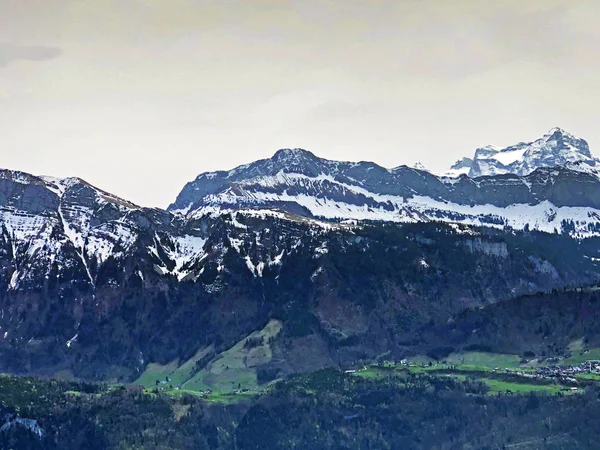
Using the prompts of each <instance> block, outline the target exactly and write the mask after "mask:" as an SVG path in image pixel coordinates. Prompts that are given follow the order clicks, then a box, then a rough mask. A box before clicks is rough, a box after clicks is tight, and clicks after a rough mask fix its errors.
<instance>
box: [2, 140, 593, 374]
mask: <svg viewBox="0 0 600 450" xmlns="http://www.w3.org/2000/svg"><path fill="white" fill-rule="evenodd" d="M544 142H545V143H546V144H544ZM516 147H519V150H510V151H509V150H498V151H497V153H499V154H502V153H509V152H515V151H518V152H522V154H521V156H519V158H518V159H515V160H514V161H513V162H512V163H511V164H508V165H507V164H503V166H502V170H504V171H506V173H501V174H491V175H484V176H477V177H474V176H471V175H465V174H463V175H460V176H458V177H449V176H436V175H434V174H432V173H429V172H427V171H424V170H418V169H414V168H409V167H406V166H399V167H396V168H393V169H386V168H383V167H380V166H378V165H376V164H374V163H371V162H358V163H356V162H341V161H329V160H326V159H322V158H319V157H317V156H315V155H314V154H312V153H311V152H309V151H306V150H302V149H283V150H279V151H278V152H276V153H275V155H274V156H273V157H272V158H269V159H264V160H260V161H256V162H253V163H251V164H247V165H243V166H239V167H237V168H235V169H232V170H229V171H220V172H209V173H204V174H201V175H199V176H198V177H197V178H196V179H195V180H193V181H192V182H190V183H188V184H187V185H186V186H185V187H184V188H183V190H182V191H181V193H180V194H179V196H178V197H177V199H176V200H175V201H174V203H173V204H172V205H171V206H170V207H169V208H168V210H161V209H157V208H144V207H140V206H138V205H135V204H133V203H131V202H129V201H127V200H124V199H121V198H119V197H117V196H115V195H113V194H110V193H107V192H105V191H103V190H101V189H99V188H96V187H94V186H92V185H90V184H89V183H86V182H85V181H83V180H81V179H78V178H68V179H55V178H51V177H45V176H34V175H30V174H26V173H23V172H16V171H10V170H3V171H0V370H9V371H15V372H27V373H46V374H55V373H69V374H71V375H76V376H81V377H86V378H94V379H121V380H133V379H135V378H137V377H138V376H140V375H141V374H142V373H143V372H144V370H145V368H146V367H147V366H148V364H149V363H160V364H168V363H172V364H175V365H177V364H182V363H183V362H185V361H194V367H195V368H196V369H195V370H196V372H194V373H198V374H200V375H197V376H200V377H201V378H202V380H203V381H202V383H205V384H206V385H209V386H210V383H212V382H214V380H215V377H214V373H213V372H211V370H213V369H212V368H213V367H216V365H215V364H216V361H219V360H220V359H219V358H223V357H224V356H223V354H224V353H223V352H227V351H229V350H228V349H232V348H237V347H235V346H236V345H239V344H240V342H242V343H243V340H244V339H245V338H247V337H248V336H250V335H252V333H257V332H263V331H264V330H270V331H269V333H271V334H270V335H269V336H270V337H269V339H270V340H269V343H268V345H267V344H265V347H264V348H263V350H264V352H265V355H266V356H264V355H263V356H264V357H261V358H259V359H257V360H252V358H250V359H248V360H244V363H243V367H241V368H240V370H246V371H247V372H248V373H250V374H252V377H254V378H252V379H253V380H255V381H256V380H257V377H258V375H257V374H258V373H259V371H261V370H262V371H263V372H264V371H267V369H268V373H271V374H275V375H273V376H276V374H278V373H292V372H295V371H303V370H311V369H316V368H320V367H324V366H331V365H340V364H343V363H344V362H348V361H355V360H357V359H361V358H369V357H371V356H372V355H377V354H381V353H385V352H392V353H393V354H396V355H402V354H404V353H405V352H407V351H410V348H411V344H410V343H411V342H413V341H414V339H415V333H417V330H419V327H421V326H423V324H425V323H429V322H430V321H433V322H436V323H437V322H438V321H441V322H444V321H447V320H450V319H451V318H452V317H454V316H455V315H456V314H459V313H460V312H462V311H464V310H465V309H468V308H473V307H479V306H483V305H488V304H492V303H495V302H499V301H502V300H506V299H509V298H513V297H515V296H517V295H520V294H528V293H535V292H538V291H546V290H551V289H555V288H562V287H565V286H578V285H582V284H588V283H594V282H596V281H597V280H598V278H599V276H600V267H599V266H598V262H600V254H599V251H598V248H599V247H598V242H599V240H598V239H599V234H600V180H599V178H598V175H597V173H596V171H595V165H594V164H595V163H594V161H595V160H594V159H593V158H592V157H591V155H590V153H589V149H588V147H587V143H585V141H583V140H581V139H576V138H573V137H571V136H570V135H568V134H567V133H566V132H564V131H562V130H559V129H556V130H553V131H552V132H550V133H548V134H547V135H546V136H544V138H542V140H541V141H540V140H538V141H535V143H533V144H519V145H518V146H515V148H516ZM478 152H479V151H478ZM548 152H550V153H552V155H553V157H554V161H555V162H556V164H554V165H551V164H550V159H549V158H548V154H549V153H548ZM479 154H480V155H481V154H482V152H479ZM490 154H491V153H490ZM578 154H581V155H583V156H585V158H583V159H576V155H578ZM574 155H575V156H574ZM586 158H587V159H586ZM483 159H484V158H483V156H480V157H479V158H475V160H476V161H477V160H481V161H483ZM488 159H489V158H488ZM496 159H497V158H496ZM500 159H502V158H500ZM504 161H505V162H506V160H504ZM517 163H518V164H517ZM478 164H479V166H478V167H480V168H481V167H482V166H483V164H482V163H481V162H479V163H478ZM473 167H475V164H474V163H473V164H472V165H471V168H470V172H471V171H473V170H475V169H473ZM498 167H500V166H498ZM525 167H527V168H528V169H525ZM530 169H531V171H529V170H530ZM478 170H480V169H478ZM510 171H514V172H517V173H511V172H510ZM470 172H469V173H470ZM525 172H528V173H525ZM261 330H262V331H261ZM264 332H265V333H266V331H264ZM242 347H243V345H242ZM261 348H262V347H261ZM252 361H254V362H252ZM215 370H216V369H215ZM261 373H262V372H261Z"/></svg>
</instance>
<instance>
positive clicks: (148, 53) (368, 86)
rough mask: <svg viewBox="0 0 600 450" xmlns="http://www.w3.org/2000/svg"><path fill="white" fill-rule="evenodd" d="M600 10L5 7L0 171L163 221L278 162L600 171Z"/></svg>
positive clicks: (345, 4) (0, 34)
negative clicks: (207, 191) (595, 160)
mask: <svg viewBox="0 0 600 450" xmlns="http://www.w3.org/2000/svg"><path fill="white" fill-rule="evenodd" d="M598 23H600V3H599V2H598V0H589V1H587V0H580V1H578V0H514V1H513V0H495V1H487V0H329V1H328V0H319V1H317V0H297V1H292V0H287V1H286V0H214V1H205V0H0V131H1V139H2V144H1V147H0V148H1V150H0V155H1V157H2V160H1V162H0V167H5V168H10V169H19V170H24V171H27V172H31V173H34V174H47V175H54V176H79V177H81V178H84V179H86V180H87V181H89V182H91V183H92V184H95V185H97V186H99V187H101V188H103V189H105V190H108V191H110V192H113V193H115V194H117V195H120V196H122V197H125V198H127V199H130V200H132V201H134V202H137V203H138V204H142V205H146V206H161V207H166V206H167V205H168V204H169V203H170V202H172V201H173V200H174V198H175V196H176V195H177V193H178V192H179V191H180V190H181V188H182V187H183V185H184V184H185V183H186V182H187V181H189V180H191V179H193V178H195V177H196V175H198V174H199V173H201V172H204V171H208V170H216V169H228V168H231V167H234V166H236V165H239V164H242V163H246V162H249V161H253V160H255V159H259V158H266V157H270V156H271V155H272V154H273V153H274V152H275V151H276V150H277V149H279V148H285V147H302V148H306V149H308V150H311V151H313V152H314V153H315V154H317V155H319V156H322V157H326V158H329V159H342V160H351V161H358V160H371V161H375V162H377V163H378V164H381V165H383V166H386V167H394V166H398V165H400V164H408V165H412V164H413V163H414V162H416V161H421V162H422V163H423V164H424V165H425V166H426V167H428V168H430V169H433V170H443V169H445V168H447V167H448V166H449V165H450V164H452V163H453V162H454V161H455V160H456V159H458V158H460V157H462V156H471V155H472V154H473V152H474V150H475V148H476V147H480V146H483V145H487V144H496V145H509V144H513V143H516V142H519V141H527V140H534V139H536V138H537V137H539V136H541V135H542V134H544V133H545V132H546V131H547V130H549V129H550V128H552V127H554V126H560V127H562V128H565V129H567V130H568V131H571V132H572V133H574V134H576V135H578V136H580V137H583V138H585V139H587V140H588V141H589V143H590V146H591V150H592V153H594V154H595V155H597V156H600V126H599V122H598V119H599V118H600V114H599V113H598V107H599V106H598V105H600V51H599V49H600V27H599V26H598Z"/></svg>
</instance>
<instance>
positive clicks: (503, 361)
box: [446, 352, 521, 369]
mask: <svg viewBox="0 0 600 450" xmlns="http://www.w3.org/2000/svg"><path fill="white" fill-rule="evenodd" d="M520 360H521V358H520V357H519V356H518V355H507V354H502V353H487V352H464V353H451V354H450V355H448V357H447V358H446V362H447V363H448V364H453V365H454V364H456V365H471V366H480V367H488V368H489V367H491V368H494V367H499V368H501V369H504V368H511V369H513V368H517V367H519V361H520Z"/></svg>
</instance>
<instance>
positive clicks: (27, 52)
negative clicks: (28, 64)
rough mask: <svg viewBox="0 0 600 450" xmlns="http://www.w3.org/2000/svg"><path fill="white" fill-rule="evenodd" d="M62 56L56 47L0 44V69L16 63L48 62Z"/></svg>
mask: <svg viewBox="0 0 600 450" xmlns="http://www.w3.org/2000/svg"><path fill="white" fill-rule="evenodd" d="M61 54H62V50H61V49H60V48H58V47H47V46H43V45H16V44H9V43H0V67H6V66H8V65H9V64H11V63H14V62H16V61H36V62H37V61H48V60H51V59H56V58H58V57H59V56H60V55H61Z"/></svg>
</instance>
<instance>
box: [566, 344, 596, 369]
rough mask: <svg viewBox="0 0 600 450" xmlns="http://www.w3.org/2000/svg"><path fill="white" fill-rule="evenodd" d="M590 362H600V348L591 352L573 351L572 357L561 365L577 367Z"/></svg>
mask: <svg viewBox="0 0 600 450" xmlns="http://www.w3.org/2000/svg"><path fill="white" fill-rule="evenodd" d="M589 360H599V361H600V348H590V349H589V350H583V349H581V350H578V351H573V352H572V354H571V357H569V358H565V359H563V360H562V361H561V362H560V365H562V366H565V365H573V366H577V365H579V364H581V363H583V362H586V361H589Z"/></svg>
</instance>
